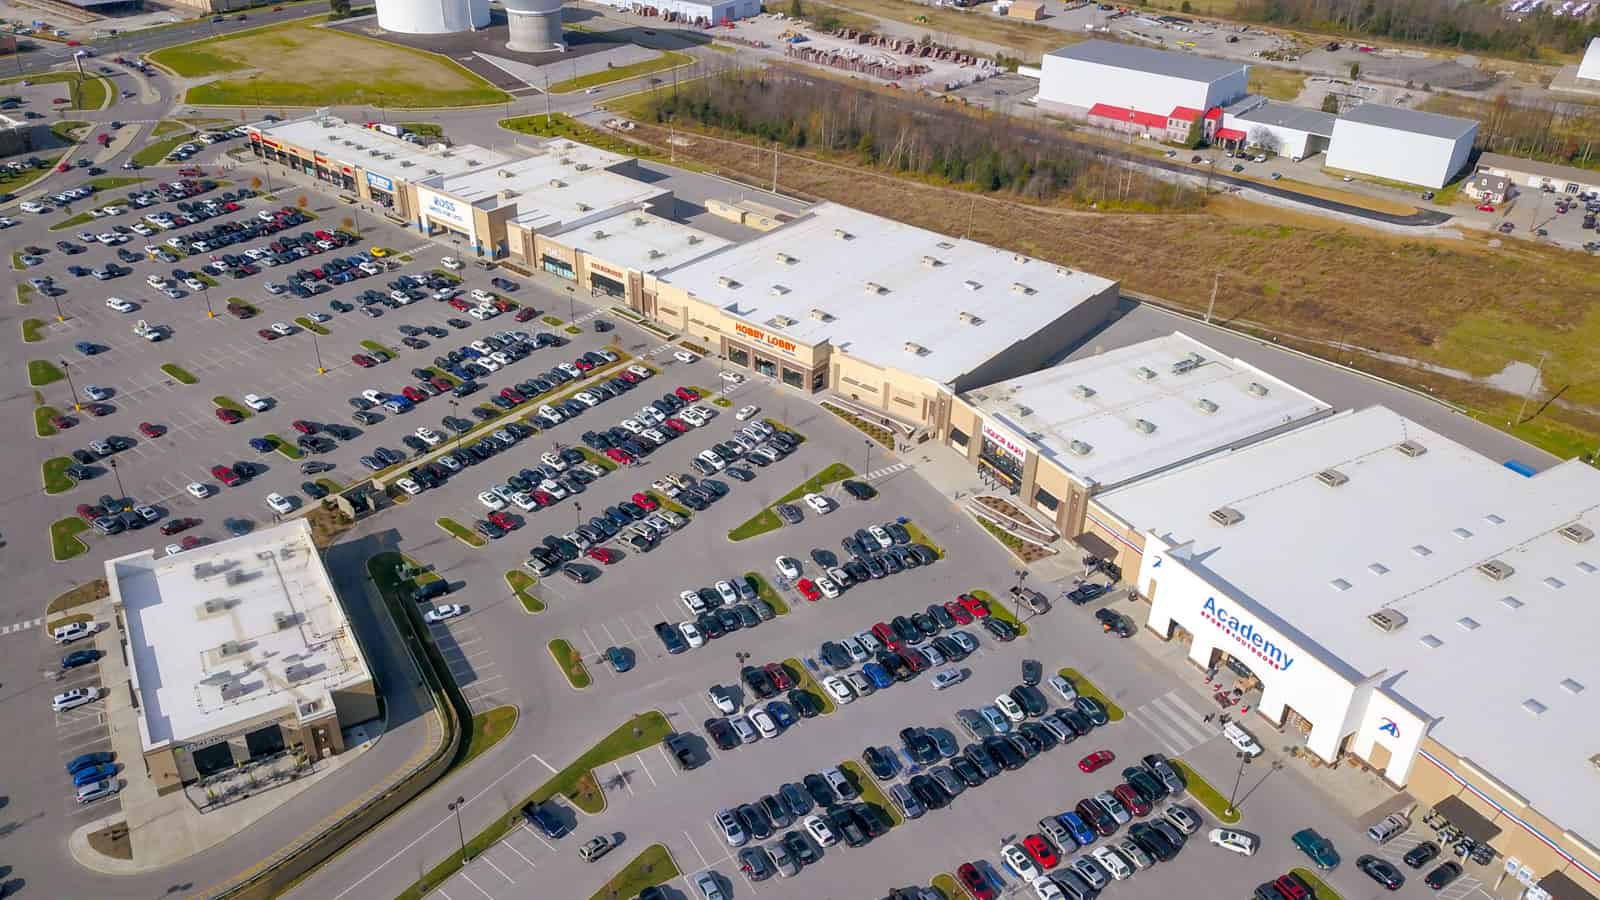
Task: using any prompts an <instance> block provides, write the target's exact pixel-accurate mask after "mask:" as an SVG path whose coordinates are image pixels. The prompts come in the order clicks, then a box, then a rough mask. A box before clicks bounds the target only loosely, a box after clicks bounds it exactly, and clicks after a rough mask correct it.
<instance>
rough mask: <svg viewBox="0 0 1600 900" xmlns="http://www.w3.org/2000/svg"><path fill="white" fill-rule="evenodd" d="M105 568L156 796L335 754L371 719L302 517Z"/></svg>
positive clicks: (368, 692) (347, 632)
mask: <svg viewBox="0 0 1600 900" xmlns="http://www.w3.org/2000/svg"><path fill="white" fill-rule="evenodd" d="M105 567H106V583H107V585H108V586H109V589H110V594H111V602H112V604H113V609H114V610H115V611H116V615H117V624H118V628H119V629H120V632H121V640H122V643H123V651H124V654H125V656H126V657H127V659H128V661H129V671H130V673H131V679H132V683H131V689H132V696H133V698H134V702H135V704H136V706H137V707H138V713H139V716H138V722H139V738H140V741H141V743H142V746H143V751H144V762H145V767H146V770H147V771H148V773H149V775H150V779H151V781H153V782H154V783H155V785H156V788H157V789H158V790H162V791H165V790H171V789H176V788H177V787H179V786H181V785H184V784H189V783H191V782H194V781H196V780H199V779H203V778H205V777H207V776H209V775H214V774H216V773H218V772H223V771H226V770H228V769H231V768H233V767H235V766H240V765H244V764H245V763H248V762H251V761H253V760H261V759H268V758H271V757H274V756H277V755H280V754H283V753H299V754H303V755H304V756H305V757H307V758H309V759H320V758H323V757H325V756H330V755H333V754H337V753H342V752H343V751H344V749H345V743H344V736H343V729H344V728H347V727H349V726H351V725H355V724H357V723H360V722H364V721H366V720H368V719H372V718H375V717H376V716H377V715H378V713H379V709H378V697H377V689H376V687H375V685H374V684H373V680H372V673H371V672H370V670H369V669H368V667H367V662H366V658H365V656H364V654H363V652H362V649H361V647H360V646H359V645H358V644H357V642H356V639H355V636H354V634H353V633H352V632H351V629H350V623H349V621H348V619H347V617H346V614H345V610H344V607H343V606H342V605H341V604H340V601H339V598H338V596H337V594H336V593H335V591H334V588H333V583H332V582H331V581H330V580H329V578H328V572H327V570H326V569H325V568H324V567H323V563H322V557H321V555H320V554H319V553H318V551H317V548H316V546H315V545H313V544H312V542H311V526H310V525H309V524H307V522H306V520H305V519H304V518H297V519H294V520H292V521H289V522H287V523H285V524H283V525H278V526H276V527H273V528H268V529H264V530H262V531H258V532H255V533H252V534H249V535H246V536H244V537H238V538H233V539H232V540H227V541H222V542H221V543H217V544H210V545H207V546H205V547H202V548H197V549H194V550H187V551H185V552H183V553H181V554H179V555H177V556H159V557H158V556H156V555H155V552H154V551H153V550H144V551H141V552H139V553H132V554H129V555H127V556H122V557H118V558H116V559H111V560H107V561H106V564H105Z"/></svg>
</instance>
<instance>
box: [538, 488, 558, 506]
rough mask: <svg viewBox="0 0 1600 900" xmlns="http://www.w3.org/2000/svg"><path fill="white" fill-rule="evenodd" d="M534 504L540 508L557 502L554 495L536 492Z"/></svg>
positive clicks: (546, 492)
mask: <svg viewBox="0 0 1600 900" xmlns="http://www.w3.org/2000/svg"><path fill="white" fill-rule="evenodd" d="M533 502H534V503H537V504H539V505H540V506H550V505H551V504H553V503H555V502H556V498H555V495H554V494H551V493H549V492H548V491H534V492H533Z"/></svg>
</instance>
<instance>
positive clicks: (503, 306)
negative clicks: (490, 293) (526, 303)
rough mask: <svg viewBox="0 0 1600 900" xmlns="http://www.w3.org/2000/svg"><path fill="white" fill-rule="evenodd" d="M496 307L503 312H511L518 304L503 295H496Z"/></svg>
mask: <svg viewBox="0 0 1600 900" xmlns="http://www.w3.org/2000/svg"><path fill="white" fill-rule="evenodd" d="M494 308H495V309H498V310H500V311H501V312H510V311H512V310H513V309H516V304H514V303H512V302H511V301H510V300H506V299H504V298H502V297H496V298H494Z"/></svg>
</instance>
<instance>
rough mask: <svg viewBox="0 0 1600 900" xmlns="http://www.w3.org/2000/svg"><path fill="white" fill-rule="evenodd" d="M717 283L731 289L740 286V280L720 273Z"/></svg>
mask: <svg viewBox="0 0 1600 900" xmlns="http://www.w3.org/2000/svg"><path fill="white" fill-rule="evenodd" d="M717 285H718V286H719V287H725V288H727V289H728V290H730V291H731V290H733V289H734V288H737V287H738V286H739V282H737V281H734V280H733V279H732V278H729V277H728V276H726V275H718V276H717Z"/></svg>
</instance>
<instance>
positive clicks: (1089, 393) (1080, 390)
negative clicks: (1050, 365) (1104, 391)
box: [1072, 384, 1094, 400]
mask: <svg viewBox="0 0 1600 900" xmlns="http://www.w3.org/2000/svg"><path fill="white" fill-rule="evenodd" d="M1072 396H1074V397H1077V398H1078V399H1079V400H1087V399H1089V398H1090V397H1093V396H1094V388H1092V387H1089V386H1088V385H1087V384H1079V385H1074V386H1073V388H1072Z"/></svg>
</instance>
